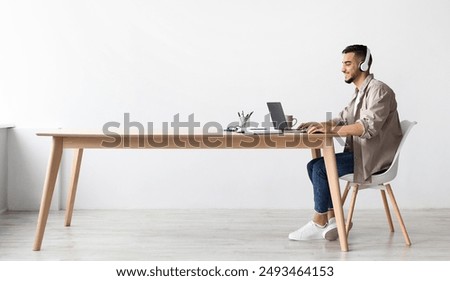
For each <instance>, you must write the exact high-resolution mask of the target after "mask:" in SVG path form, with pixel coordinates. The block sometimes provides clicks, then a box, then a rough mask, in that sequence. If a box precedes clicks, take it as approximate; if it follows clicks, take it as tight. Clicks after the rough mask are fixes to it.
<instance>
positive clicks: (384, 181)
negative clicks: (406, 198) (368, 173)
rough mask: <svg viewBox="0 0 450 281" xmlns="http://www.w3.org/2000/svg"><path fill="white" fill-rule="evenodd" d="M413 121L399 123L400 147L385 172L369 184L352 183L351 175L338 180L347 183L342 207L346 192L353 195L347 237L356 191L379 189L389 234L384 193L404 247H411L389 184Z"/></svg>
mask: <svg viewBox="0 0 450 281" xmlns="http://www.w3.org/2000/svg"><path fill="white" fill-rule="evenodd" d="M416 124H417V122H415V121H408V120H404V121H402V122H401V123H400V125H401V128H402V133H403V137H402V140H401V142H400V145H399V147H398V149H397V152H396V153H395V156H394V160H393V161H392V164H391V166H390V167H389V169H387V170H386V171H385V172H383V173H381V174H375V175H373V176H372V182H371V183H370V184H357V183H354V182H353V174H348V175H344V176H342V177H340V179H342V180H345V181H347V185H346V186H345V190H344V193H343V195H342V205H343V204H344V203H345V199H346V198H347V195H348V192H349V191H350V189H351V188H352V190H353V194H352V198H351V201H350V206H349V212H348V217H347V223H346V232H347V236H348V233H349V231H350V228H351V224H352V217H353V211H354V209H355V203H356V196H357V195H358V191H359V190H362V189H379V190H381V197H382V199H383V204H384V210H385V211H386V216H387V220H388V223H389V227H390V230H391V232H394V225H393V224H392V218H391V212H390V210H389V205H388V202H387V200H386V191H387V193H388V195H389V197H390V199H391V203H392V205H393V207H394V210H395V214H396V215H397V219H398V221H399V223H400V227H401V229H402V232H403V236H404V238H405V243H406V245H408V246H410V245H411V240H410V239H409V236H408V232H407V231H406V227H405V223H404V222H403V218H402V215H401V214H400V209H399V208H398V205H397V202H396V201H395V197H394V193H393V192H392V188H391V185H390V184H389V182H390V181H392V180H393V179H394V178H395V177H396V176H397V171H398V161H399V160H398V158H399V156H400V150H401V148H402V146H403V144H404V143H405V140H406V137H407V136H408V134H409V132H410V131H411V129H412V127H413V126H414V125H416Z"/></svg>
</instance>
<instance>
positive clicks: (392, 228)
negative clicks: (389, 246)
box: [380, 190, 394, 232]
mask: <svg viewBox="0 0 450 281" xmlns="http://www.w3.org/2000/svg"><path fill="white" fill-rule="evenodd" d="M380 191H381V198H383V205H384V211H385V212H386V217H387V220H388V224H389V228H390V230H391V232H394V224H393V223H392V217H391V211H390V210H389V204H388V202H387V199H386V192H385V191H384V190H380Z"/></svg>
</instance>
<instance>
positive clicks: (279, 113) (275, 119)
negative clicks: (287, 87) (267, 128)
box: [267, 102, 306, 133]
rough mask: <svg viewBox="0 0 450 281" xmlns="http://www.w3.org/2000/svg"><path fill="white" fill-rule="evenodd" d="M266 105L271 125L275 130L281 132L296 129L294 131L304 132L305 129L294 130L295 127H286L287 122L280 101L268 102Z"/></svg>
mask: <svg viewBox="0 0 450 281" xmlns="http://www.w3.org/2000/svg"><path fill="white" fill-rule="evenodd" d="M267 107H268V108H269V112H270V117H271V118H272V123H273V127H274V128H275V129H276V130H280V131H282V132H285V131H296V132H300V133H304V131H306V130H296V129H292V128H288V127H287V126H288V123H287V120H286V115H284V110H283V106H282V105H281V102H268V103H267Z"/></svg>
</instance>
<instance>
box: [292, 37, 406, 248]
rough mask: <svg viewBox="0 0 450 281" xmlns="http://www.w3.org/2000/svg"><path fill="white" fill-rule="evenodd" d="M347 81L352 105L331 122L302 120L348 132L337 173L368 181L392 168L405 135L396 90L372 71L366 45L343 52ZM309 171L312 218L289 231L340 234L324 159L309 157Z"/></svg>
mask: <svg viewBox="0 0 450 281" xmlns="http://www.w3.org/2000/svg"><path fill="white" fill-rule="evenodd" d="M342 54H343V60H342V72H343V73H344V75H345V82H346V83H348V84H350V83H353V84H354V85H355V86H356V89H355V92H354V94H353V96H352V99H351V101H350V103H349V104H348V105H347V107H345V108H344V109H343V110H342V111H341V112H340V114H339V117H338V118H335V119H333V120H331V121H327V122H322V123H317V122H308V123H303V124H300V126H299V129H307V131H308V133H309V134H312V133H315V132H330V133H338V134H343V135H347V139H346V145H345V149H344V152H342V153H337V154H336V163H337V170H338V175H339V176H343V175H346V174H350V173H354V182H357V183H367V182H370V180H371V175H373V174H375V173H377V172H380V171H383V170H385V169H387V168H389V166H390V164H391V163H392V160H393V159H394V156H395V152H396V151H397V148H398V146H399V144H400V141H401V139H402V131H401V127H400V121H399V116H398V112H397V102H396V100H395V93H394V92H393V91H392V89H391V88H389V86H387V85H386V84H384V83H383V82H381V81H378V80H376V79H374V76H373V74H370V66H371V65H372V55H371V54H370V50H369V48H367V47H366V46H364V45H352V46H348V47H346V48H345V49H344V50H343V51H342ZM307 169H308V175H309V178H310V180H311V182H312V185H313V190H314V210H315V213H314V215H313V219H312V220H311V221H310V222H308V223H307V224H306V225H304V226H303V227H301V228H300V229H298V230H297V231H294V232H292V233H290V234H289V239H291V240H312V239H327V240H330V241H331V240H336V239H337V238H338V232H337V226H336V220H335V218H334V212H333V204H332V201H331V194H330V189H329V185H328V179H327V173H326V170H325V162H324V159H323V157H320V158H316V159H313V160H311V161H310V162H309V163H308V165H307Z"/></svg>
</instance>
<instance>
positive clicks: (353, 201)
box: [345, 185, 359, 237]
mask: <svg viewBox="0 0 450 281" xmlns="http://www.w3.org/2000/svg"><path fill="white" fill-rule="evenodd" d="M358 189H359V186H358V185H355V186H353V193H352V199H351V201H350V207H349V210H348V217H347V223H346V225H345V231H346V233H347V237H348V234H349V232H350V225H351V223H352V218H353V211H354V210H355V204H356V196H357V195H358Z"/></svg>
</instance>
